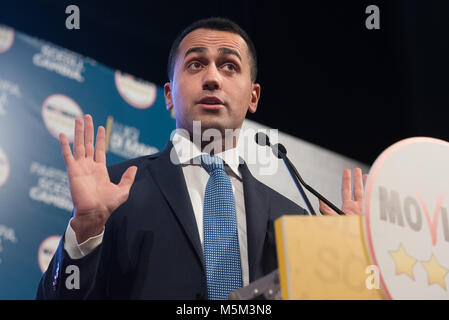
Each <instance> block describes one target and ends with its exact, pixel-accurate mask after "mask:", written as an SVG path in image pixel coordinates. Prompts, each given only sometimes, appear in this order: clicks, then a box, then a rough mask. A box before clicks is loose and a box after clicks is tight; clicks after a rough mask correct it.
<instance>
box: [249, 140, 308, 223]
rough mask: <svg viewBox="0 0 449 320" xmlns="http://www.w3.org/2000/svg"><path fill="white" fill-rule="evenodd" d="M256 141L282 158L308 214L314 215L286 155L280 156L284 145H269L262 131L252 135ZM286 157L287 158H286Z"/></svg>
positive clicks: (285, 151)
mask: <svg viewBox="0 0 449 320" xmlns="http://www.w3.org/2000/svg"><path fill="white" fill-rule="evenodd" d="M254 138H255V140H256V143H257V144H258V145H260V146H262V147H264V146H269V147H270V148H271V151H273V153H274V155H275V156H276V157H278V158H279V159H283V160H284V163H285V165H286V167H287V170H288V172H289V173H290V175H291V177H292V179H293V181H294V182H295V184H296V187H297V188H298V190H299V193H300V194H301V196H302V198H303V200H304V202H305V203H306V206H307V208H308V209H309V214H310V215H313V216H315V215H316V213H315V210H314V209H313V207H312V204H311V203H310V201H309V198H307V195H306V193H305V192H304V189H303V188H302V186H301V184H300V183H299V181H298V178H297V177H296V176H295V173H294V171H293V170H292V168H291V167H290V162H289V161H288V159H287V157H286V156H285V157H282V154H284V155H285V154H287V150H286V149H285V147H284V146H283V145H282V144H279V143H277V144H275V145H274V146H272V145H271V143H270V139H269V138H268V136H267V135H266V134H265V133H263V132H257V133H256V135H255V136H254ZM286 159H287V160H286Z"/></svg>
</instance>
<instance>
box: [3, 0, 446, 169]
mask: <svg viewBox="0 0 449 320" xmlns="http://www.w3.org/2000/svg"><path fill="white" fill-rule="evenodd" d="M70 4H74V5H77V6H78V7H79V9H80V29H79V30H68V29H67V28H66V27H65V20H66V18H67V16H68V14H66V13H65V9H66V7H67V6H68V5H70ZM369 5H376V6H378V8H379V10H380V29H378V30H368V29H367V27H366V25H365V20H366V19H367V17H368V16H369V14H367V13H365V9H366V8H367V6H369ZM211 16H222V17H228V18H231V19H232V20H234V21H235V22H237V23H238V24H240V25H241V26H242V27H243V28H244V29H245V30H246V31H247V33H248V34H249V35H250V37H251V38H252V39H253V41H254V43H255V46H256V49H257V54H258V68H259V74H258V79H257V82H259V83H260V84H261V87H262V90H261V99H260V102H259V107H258V110H257V112H256V113H255V114H248V119H251V120H254V121H257V122H259V123H261V124H264V125H267V126H270V127H273V128H276V129H279V130H281V131H283V132H286V133H288V134H291V135H293V136H296V137H298V138H300V139H303V140H306V141H308V142H311V143H314V144H317V145H319V146H322V147H324V148H326V149H330V150H332V151H335V152H338V153H340V154H342V155H345V156H348V157H351V158H353V159H356V160H359V161H361V162H364V163H366V164H372V163H373V161H374V160H375V159H376V157H377V156H378V155H379V154H380V153H381V152H382V151H383V150H384V149H385V148H387V147H388V146H390V145H391V144H393V143H395V142H397V141H398V140H401V139H404V138H407V137H412V136H430V137H435V138H439V139H444V140H449V62H448V59H449V1H419V0H389V1H377V0H373V1H363V0H358V1H357V0H356V1H331V0H328V1H324V0H321V1H317V0H313V1H311V0H309V1H255V0H249V1H244V0H240V1H236V0H226V1H178V2H177V1H153V0H151V1H131V0H129V1H77V0H73V1H59V0H53V1H50V0H33V1H22V0H19V1H2V3H1V4H0V24H5V25H8V26H11V27H13V28H15V29H17V30H19V31H21V32H24V33H26V34H28V35H31V36H34V37H37V38H40V39H42V40H45V41H49V42H52V43H54V44H57V45H59V46H62V47H64V48H67V49H69V50H72V51H74V52H77V53H80V54H82V55H85V56H88V57H90V58H93V59H94V60H96V61H98V62H100V63H103V64H105V65H107V66H109V67H111V68H114V69H119V70H122V71H124V72H127V73H130V74H133V75H135V76H137V77H140V78H143V79H145V80H148V81H151V82H154V83H156V84H158V85H160V86H162V85H163V84H164V83H165V82H166V81H167V75H166V64H167V57H168V52H169V48H170V45H171V43H172V41H173V40H174V38H175V37H176V35H177V34H178V33H179V32H180V31H181V30H182V29H183V28H184V27H186V26H187V25H189V24H190V23H192V22H193V21H195V20H198V19H200V18H205V17H211ZM0 73H1V70H0Z"/></svg>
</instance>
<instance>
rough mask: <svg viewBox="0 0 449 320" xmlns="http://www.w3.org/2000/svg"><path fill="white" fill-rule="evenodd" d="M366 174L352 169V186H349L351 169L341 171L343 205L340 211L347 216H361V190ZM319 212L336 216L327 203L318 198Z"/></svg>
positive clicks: (358, 169)
mask: <svg viewBox="0 0 449 320" xmlns="http://www.w3.org/2000/svg"><path fill="white" fill-rule="evenodd" d="M367 178H368V175H367V174H362V169H360V168H355V169H354V186H353V188H351V169H345V170H344V171H343V178H342V182H341V195H342V198H343V199H342V200H343V205H342V207H341V211H343V212H344V214H345V215H347V216H361V215H362V206H363V190H364V186H365V182H366V179H367ZM320 212H321V214H322V215H325V216H338V213H336V212H335V211H334V210H332V209H331V208H330V207H329V206H328V205H327V204H325V203H324V202H322V201H321V200H320Z"/></svg>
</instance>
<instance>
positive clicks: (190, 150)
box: [172, 130, 242, 178]
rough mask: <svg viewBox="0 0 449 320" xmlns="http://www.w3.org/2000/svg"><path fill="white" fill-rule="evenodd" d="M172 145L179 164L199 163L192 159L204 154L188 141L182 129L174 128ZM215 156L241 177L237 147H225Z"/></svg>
mask: <svg viewBox="0 0 449 320" xmlns="http://www.w3.org/2000/svg"><path fill="white" fill-rule="evenodd" d="M172 143H173V147H174V148H175V151H176V154H177V155H178V159H179V163H180V164H192V163H193V164H199V165H200V163H199V162H198V163H197V162H195V161H193V162H192V159H198V158H199V156H200V155H201V154H206V153H205V152H202V151H201V150H200V148H199V147H198V146H197V145H195V144H194V143H192V141H190V139H189V137H188V136H186V132H185V131H184V130H176V132H175V134H174V135H173V138H172ZM215 155H216V156H218V157H220V158H221V159H223V161H224V162H225V163H226V164H227V165H228V166H229V168H231V170H232V172H233V173H234V174H236V175H237V177H239V178H242V175H241V173H240V171H239V163H240V157H239V154H238V151H237V148H232V149H227V150H225V151H223V152H220V153H216V154H215Z"/></svg>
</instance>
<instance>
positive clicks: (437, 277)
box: [421, 254, 449, 290]
mask: <svg viewBox="0 0 449 320" xmlns="http://www.w3.org/2000/svg"><path fill="white" fill-rule="evenodd" d="M421 263H422V265H423V266H424V269H426V272H427V276H428V277H427V282H428V284H429V285H431V284H439V285H440V286H441V288H443V289H444V290H447V288H446V282H445V281H444V278H445V277H446V275H447V274H448V272H449V270H448V269H446V268H445V267H443V266H442V265H441V264H439V263H438V261H437V258H435V256H434V255H433V254H432V257H431V258H430V260H429V261H426V262H421Z"/></svg>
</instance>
